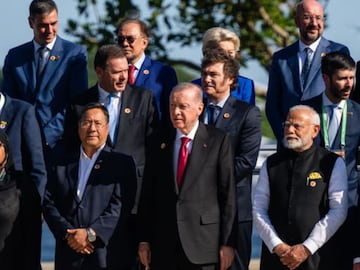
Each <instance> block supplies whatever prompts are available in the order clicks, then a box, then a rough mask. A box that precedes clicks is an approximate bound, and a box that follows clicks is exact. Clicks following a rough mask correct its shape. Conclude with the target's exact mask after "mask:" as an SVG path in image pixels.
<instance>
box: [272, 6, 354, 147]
mask: <svg viewBox="0 0 360 270" xmlns="http://www.w3.org/2000/svg"><path fill="white" fill-rule="evenodd" d="M295 23H296V26H297V27H298V28H299V32H300V39H299V40H298V41H296V42H295V43H293V44H291V45H290V46H288V47H286V48H284V49H282V50H280V51H278V52H276V53H275V54H274V55H273V58H272V62H271V66H270V71H269V83H268V90H267V95H266V104H265V112H266V116H267V119H268V120H269V123H270V126H271V128H272V130H273V132H274V135H275V137H276V139H277V143H278V147H282V139H283V135H284V134H283V129H282V123H283V122H284V121H285V119H286V115H287V113H288V111H289V108H291V107H293V106H294V105H297V104H300V102H301V101H304V100H307V99H310V98H312V97H315V96H317V95H319V94H321V93H322V92H323V91H324V89H325V85H324V81H323V79H322V75H321V58H322V57H323V56H324V55H326V54H327V53H329V52H333V51H341V52H344V53H346V54H350V53H349V49H348V48H347V47H346V46H344V45H342V44H339V43H336V42H333V41H330V40H327V39H325V38H324V37H323V36H322V35H323V32H324V25H325V15H324V10H323V7H322V6H321V4H320V2H318V1H316V0H304V1H301V2H299V3H298V4H297V5H296V14H295Z"/></svg>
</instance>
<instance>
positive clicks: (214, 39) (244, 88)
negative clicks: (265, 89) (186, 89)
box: [192, 27, 255, 105]
mask: <svg viewBox="0 0 360 270" xmlns="http://www.w3.org/2000/svg"><path fill="white" fill-rule="evenodd" d="M202 42H203V46H202V52H203V54H204V52H205V51H206V50H209V49H213V48H216V47H220V48H222V49H223V50H225V51H226V52H227V53H228V55H229V56H231V57H233V58H235V59H236V60H237V61H239V60H240V39H239V37H238V36H237V35H236V34H235V33H234V32H232V31H230V30H227V29H224V28H221V27H213V28H210V29H208V30H207V31H206V32H205V34H204V37H203V41H202ZM192 83H195V84H197V85H200V86H201V79H200V78H199V79H195V80H193V81H192ZM231 95H232V96H234V97H236V98H237V99H240V100H242V101H245V102H247V103H249V104H252V105H255V87H254V81H253V80H251V79H249V78H246V77H244V76H241V75H238V77H237V87H236V88H235V89H232V90H231Z"/></svg>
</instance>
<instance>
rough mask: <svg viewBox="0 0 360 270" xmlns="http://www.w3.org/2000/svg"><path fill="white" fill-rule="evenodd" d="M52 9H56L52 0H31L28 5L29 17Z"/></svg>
mask: <svg viewBox="0 0 360 270" xmlns="http://www.w3.org/2000/svg"><path fill="white" fill-rule="evenodd" d="M53 10H56V12H57V11H58V9H57V6H56V4H55V2H54V1H53V0H33V1H32V2H31V4H30V7H29V14H30V18H34V17H35V16H36V15H43V14H49V13H50V12H52V11H53Z"/></svg>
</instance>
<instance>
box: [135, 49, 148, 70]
mask: <svg viewBox="0 0 360 270" xmlns="http://www.w3.org/2000/svg"><path fill="white" fill-rule="evenodd" d="M144 61H145V53H142V55H141V57H140V59H139V60H137V61H136V62H135V63H134V64H133V65H134V66H135V67H136V70H140V68H141V66H142V64H143V63H144Z"/></svg>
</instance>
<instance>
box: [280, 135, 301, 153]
mask: <svg viewBox="0 0 360 270" xmlns="http://www.w3.org/2000/svg"><path fill="white" fill-rule="evenodd" d="M283 145H284V146H285V147H286V148H288V149H292V150H294V149H302V148H303V147H304V146H305V145H306V141H305V140H303V139H301V138H299V137H297V136H294V135H291V136H285V138H284V139H283Z"/></svg>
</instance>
